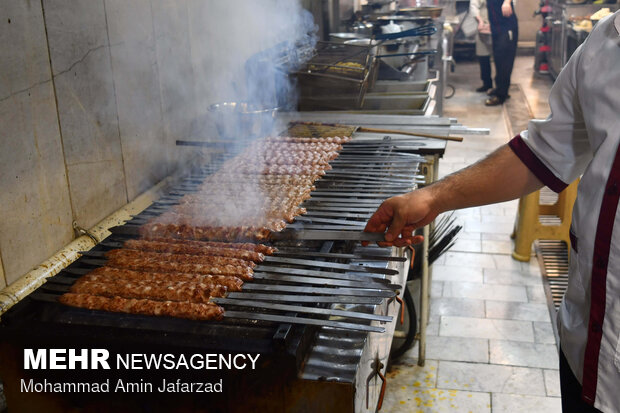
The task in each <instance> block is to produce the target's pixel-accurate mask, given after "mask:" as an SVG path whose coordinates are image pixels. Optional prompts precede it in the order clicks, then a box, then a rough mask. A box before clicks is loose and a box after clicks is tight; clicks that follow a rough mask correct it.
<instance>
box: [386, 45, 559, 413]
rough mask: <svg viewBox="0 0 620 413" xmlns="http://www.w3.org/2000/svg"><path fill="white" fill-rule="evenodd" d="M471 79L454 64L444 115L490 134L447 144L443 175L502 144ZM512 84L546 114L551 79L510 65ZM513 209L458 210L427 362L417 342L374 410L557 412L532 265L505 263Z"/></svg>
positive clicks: (499, 112) (495, 118)
mask: <svg viewBox="0 0 620 413" xmlns="http://www.w3.org/2000/svg"><path fill="white" fill-rule="evenodd" d="M477 74H478V67H477V64H475V63H459V64H457V67H456V72H455V73H453V74H451V79H450V83H452V84H453V85H454V86H455V87H456V94H455V95H454V97H453V98H452V99H450V100H448V101H447V103H446V111H445V115H446V116H449V117H455V118H457V119H458V120H459V122H461V123H463V124H464V125H467V126H470V127H487V128H490V130H491V134H490V135H487V136H467V137H466V138H465V141H464V142H463V143H460V144H459V143H450V144H449V145H448V149H447V151H446V154H445V156H444V158H443V159H442V160H441V161H440V168H439V169H440V175H442V176H443V175H446V174H448V173H451V172H453V171H456V170H458V169H460V168H462V167H464V166H466V165H467V164H470V163H472V162H475V161H476V160H478V159H480V158H482V157H484V156H485V155H486V154H488V153H489V152H490V151H491V150H493V149H494V148H495V147H497V146H499V145H501V144H503V143H505V142H507V141H508V139H509V138H510V136H509V134H508V128H507V125H506V116H505V113H504V112H503V108H501V107H492V108H487V107H485V106H484V105H483V101H484V97H483V96H482V95H480V94H477V93H475V92H473V90H472V89H474V88H475V87H477V86H478V79H477ZM512 80H513V83H520V84H521V87H522V88H523V91H524V92H525V94H526V96H527V99H528V103H529V105H530V107H531V109H532V112H533V113H534V115H535V116H537V117H545V116H546V115H547V111H548V106H547V105H546V98H547V96H548V92H549V89H550V87H551V80H550V79H548V78H544V77H542V78H539V77H537V76H535V75H534V73H533V58H531V57H519V58H517V61H516V63H515V71H514V72H513V79H512ZM516 208H517V202H516V201H512V202H506V203H502V204H497V205H491V206H485V207H480V208H470V209H466V210H461V211H457V212H456V214H455V215H456V216H457V217H458V221H459V223H460V224H461V225H463V232H462V234H460V235H459V241H458V242H457V243H456V244H455V246H454V247H453V248H452V249H451V251H450V252H449V253H447V254H446V255H445V256H443V257H442V258H440V259H439V260H438V261H437V262H436V263H435V265H434V266H433V280H432V285H431V297H432V298H431V310H430V323H429V325H428V329H427V353H426V355H427V362H426V365H425V366H424V367H419V366H417V355H418V349H417V345H416V346H415V347H414V348H413V349H412V350H410V351H409V352H407V353H406V354H405V355H404V356H403V357H402V358H401V359H400V360H399V361H398V362H397V363H396V364H395V365H393V366H392V369H391V371H390V373H389V375H388V387H387V394H386V399H385V402H384V405H383V408H382V411H385V412H444V411H454V412H474V413H479V412H493V413H503V412H528V413H534V412H544V413H553V412H560V411H561V406H560V399H559V396H560V390H559V377H558V370H557V368H558V352H557V347H556V344H555V338H554V336H553V330H552V327H551V319H550V316H549V311H548V309H547V305H546V300H545V294H544V290H543V285H542V279H541V275H540V270H539V267H538V263H537V262H536V258H535V257H532V260H531V261H530V262H529V263H521V262H518V261H515V260H513V259H512V257H511V256H510V253H511V252H512V248H513V243H512V241H511V240H510V237H509V234H510V233H511V231H512V226H513V223H514V219H515V213H516Z"/></svg>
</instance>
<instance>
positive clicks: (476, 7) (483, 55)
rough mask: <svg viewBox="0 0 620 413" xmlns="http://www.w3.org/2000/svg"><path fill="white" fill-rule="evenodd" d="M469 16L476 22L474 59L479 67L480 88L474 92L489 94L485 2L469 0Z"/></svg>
mask: <svg viewBox="0 0 620 413" xmlns="http://www.w3.org/2000/svg"><path fill="white" fill-rule="evenodd" d="M469 14H471V15H472V16H474V18H475V19H476V21H477V22H478V30H477V32H476V57H478V63H479V65H480V79H481V80H482V86H480V87H479V88H477V89H476V92H485V93H486V92H489V91H490V89H492V88H493V81H492V80H491V48H492V43H491V25H490V24H489V12H488V10H487V1H486V0H471V1H470V2H469Z"/></svg>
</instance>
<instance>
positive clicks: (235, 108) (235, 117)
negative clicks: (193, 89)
mask: <svg viewBox="0 0 620 413" xmlns="http://www.w3.org/2000/svg"><path fill="white" fill-rule="evenodd" d="M279 110H280V108H278V107H267V106H263V105H256V104H251V103H247V102H222V103H215V104H213V105H211V106H209V112H211V114H213V120H214V122H215V127H216V129H217V132H218V134H219V135H220V138H223V139H231V138H233V139H238V138H243V139H245V138H256V137H259V136H265V135H268V134H269V133H270V132H271V130H272V128H273V125H274V119H275V116H276V114H277V112H278V111H279Z"/></svg>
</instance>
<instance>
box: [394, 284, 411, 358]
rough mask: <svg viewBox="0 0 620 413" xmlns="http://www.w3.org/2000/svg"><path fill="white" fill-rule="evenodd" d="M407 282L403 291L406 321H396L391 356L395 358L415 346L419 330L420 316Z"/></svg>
mask: <svg viewBox="0 0 620 413" xmlns="http://www.w3.org/2000/svg"><path fill="white" fill-rule="evenodd" d="M406 285H407V284H406V283H405V292H404V293H403V302H404V306H405V314H404V322H403V324H401V323H400V312H399V320H397V321H396V328H395V329H394V338H393V339H392V348H391V349H390V358H391V359H392V360H395V359H397V358H399V357H400V356H402V355H403V354H405V352H406V351H407V350H409V349H410V348H411V347H412V346H413V342H414V340H415V336H416V334H417V332H418V316H417V313H416V311H415V305H414V303H413V297H412V296H411V292H410V291H409V287H407V286H406Z"/></svg>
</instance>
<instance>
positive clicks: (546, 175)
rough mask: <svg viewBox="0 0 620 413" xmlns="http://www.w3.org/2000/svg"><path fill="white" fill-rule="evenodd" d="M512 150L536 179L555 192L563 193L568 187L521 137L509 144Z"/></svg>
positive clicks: (515, 138) (513, 139)
mask: <svg viewBox="0 0 620 413" xmlns="http://www.w3.org/2000/svg"><path fill="white" fill-rule="evenodd" d="M508 146H510V149H512V151H513V152H514V153H515V155H517V157H519V159H521V162H523V163H524V164H525V166H527V167H528V168H529V170H530V171H532V173H533V174H534V175H536V178H538V179H539V180H540V181H541V182H542V183H543V184H545V185H546V186H548V187H549V188H551V189H552V190H553V191H554V192H558V193H559V192H562V191H563V190H564V188H566V187H567V186H568V184H565V183H564V182H562V181H561V180H560V179H558V178H557V177H556V176H555V175H554V174H553V172H551V170H549V168H547V167H546V166H545V164H544V163H542V161H541V160H540V159H538V157H537V156H536V154H535V153H534V152H532V150H531V149H530V147H529V146H527V145H526V143H525V142H523V138H521V135H517V136H515V137H514V138H512V139H511V140H510V142H508Z"/></svg>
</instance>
